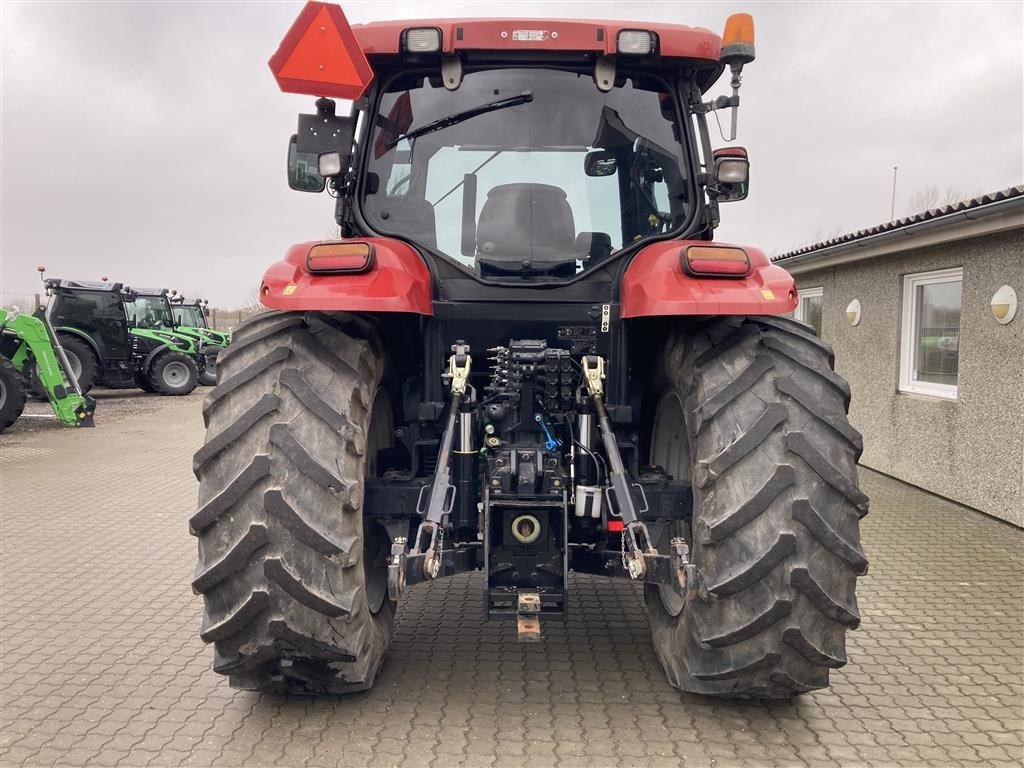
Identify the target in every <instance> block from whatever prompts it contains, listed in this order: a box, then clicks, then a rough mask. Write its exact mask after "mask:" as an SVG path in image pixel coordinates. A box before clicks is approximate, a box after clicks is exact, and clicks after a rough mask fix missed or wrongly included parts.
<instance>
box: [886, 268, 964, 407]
mask: <svg viewBox="0 0 1024 768" xmlns="http://www.w3.org/2000/svg"><path fill="white" fill-rule="evenodd" d="M963 278H964V271H963V269H959V268H958V269H944V270H941V271H939V272H925V273H922V274H919V275H907V276H906V277H904V278H903V334H902V338H901V343H900V390H901V391H903V392H913V393H916V394H920V395H932V396H934V397H945V398H948V399H951V400H955V399H956V378H957V369H958V367H959V362H960V288H961V285H962V284H963Z"/></svg>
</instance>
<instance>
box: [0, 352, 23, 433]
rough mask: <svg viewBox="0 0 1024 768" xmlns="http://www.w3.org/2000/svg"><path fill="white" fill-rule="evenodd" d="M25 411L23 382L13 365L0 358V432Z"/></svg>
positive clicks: (4, 358)
mask: <svg viewBox="0 0 1024 768" xmlns="http://www.w3.org/2000/svg"><path fill="white" fill-rule="evenodd" d="M23 410H25V380H24V379H23V378H22V376H21V374H20V373H19V372H18V369H17V368H15V367H14V363H12V362H11V361H10V360H8V359H7V358H6V357H0V432H3V431H4V430H5V429H7V428H8V427H9V426H11V424H13V423H14V422H15V421H17V420H18V417H19V416H21V412H22V411H23Z"/></svg>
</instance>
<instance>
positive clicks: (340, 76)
mask: <svg viewBox="0 0 1024 768" xmlns="http://www.w3.org/2000/svg"><path fill="white" fill-rule="evenodd" d="M269 63H270V69H271V70H272V71H273V73H274V77H275V78H276V79H277V83H278V85H279V86H280V88H281V90H282V91H286V92H288V93H307V94H309V95H311V96H335V97H337V98H341V99H357V98H359V96H361V95H362V93H363V91H364V90H365V89H366V86H367V85H369V84H370V81H371V80H373V71H372V70H371V69H370V65H369V63H368V62H367V61H366V56H365V55H364V54H363V51H362V49H361V48H360V47H359V43H358V41H357V40H356V37H355V35H354V34H353V32H352V28H351V27H350V26H349V25H348V21H347V20H346V19H345V15H344V14H343V13H342V11H341V8H339V7H338V6H336V5H329V4H327V3H319V2H309V3H306V6H305V8H303V9H302V12H301V13H300V14H299V16H298V18H297V19H296V20H295V23H294V24H292V27H291V29H290V30H288V34H287V35H285V37H284V40H282V41H281V45H280V47H279V48H278V49H277V53H275V54H274V55H273V56H272V57H271V59H270V62H269Z"/></svg>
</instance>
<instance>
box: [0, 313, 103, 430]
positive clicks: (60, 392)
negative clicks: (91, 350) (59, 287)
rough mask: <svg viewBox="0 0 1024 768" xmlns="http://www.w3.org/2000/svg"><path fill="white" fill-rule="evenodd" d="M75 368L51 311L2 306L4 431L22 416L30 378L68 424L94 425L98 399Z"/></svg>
mask: <svg viewBox="0 0 1024 768" xmlns="http://www.w3.org/2000/svg"><path fill="white" fill-rule="evenodd" d="M71 370H72V369H71V366H70V365H69V364H68V360H67V358H66V357H65V355H64V351H63V350H62V349H61V346H60V343H59V342H58V341H57V338H56V336H55V335H54V333H53V328H52V327H51V326H50V323H49V319H48V318H47V317H46V315H45V314H44V315H43V316H42V317H34V316H32V315H26V314H23V313H21V312H18V311H17V310H6V309H0V432H3V431H4V430H5V429H7V428H8V427H9V426H11V424H13V423H14V422H15V421H16V420H17V418H18V417H19V416H21V412H22V410H24V408H25V396H26V392H27V390H28V389H29V384H28V382H29V380H32V381H33V382H35V383H37V385H38V387H39V389H40V390H41V391H42V392H43V393H44V394H45V396H46V399H47V400H48V401H49V403H50V405H51V407H52V408H53V412H54V414H55V415H56V416H57V418H58V419H59V420H60V421H62V422H63V423H64V424H68V425H70V426H73V427H91V426H93V412H94V411H95V410H96V401H95V400H93V399H92V398H91V397H89V396H88V395H86V394H84V393H83V392H82V390H81V388H80V387H79V385H78V380H77V379H76V378H75V376H74V374H73V373H72V372H71Z"/></svg>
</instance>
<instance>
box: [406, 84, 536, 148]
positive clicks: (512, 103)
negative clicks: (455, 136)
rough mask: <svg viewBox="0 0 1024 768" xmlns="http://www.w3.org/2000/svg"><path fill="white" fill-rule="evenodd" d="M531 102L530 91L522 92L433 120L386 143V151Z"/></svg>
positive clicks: (531, 95)
mask: <svg viewBox="0 0 1024 768" xmlns="http://www.w3.org/2000/svg"><path fill="white" fill-rule="evenodd" d="M531 101H533V94H532V93H531V92H530V91H523V92H522V93H520V94H519V95H518V96H509V97H508V98H505V99H497V100H495V101H489V102H487V103H486V104H481V105H480V106H479V107H473V108H472V109H467V110H465V111H463V112H456V113H455V114H454V115H448V116H447V117H442V118H439V119H437V120H435V121H434V122H432V123H427V124H426V125H424V126H421V127H419V128H417V129H416V130H415V131H409V132H408V133H403V134H402V135H401V136H397V137H395V138H394V139H392V140H391V141H389V142H388V143H387V145H386V146H387V148H388V149H393V148H394V147H396V146H397V145H398V142H400V141H402V140H403V139H415V138H416V137H418V136H423V135H424V134H427V133H433V132H434V131H440V130H443V129H445V128H450V127H451V126H453V125H458V124H459V123H463V122H465V121H466V120H469V119H470V118H473V117H476V116H477V115H486V114H487V113H488V112H496V111H498V110H499V109H507V108H508V107H518V106H519V105H520V104H527V103H529V102H531Z"/></svg>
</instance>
